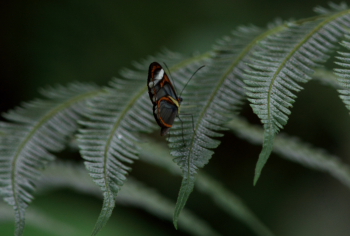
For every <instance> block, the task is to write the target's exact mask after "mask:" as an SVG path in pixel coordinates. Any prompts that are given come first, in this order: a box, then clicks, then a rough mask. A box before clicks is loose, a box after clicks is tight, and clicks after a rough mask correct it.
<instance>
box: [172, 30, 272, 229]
mask: <svg viewBox="0 0 350 236" xmlns="http://www.w3.org/2000/svg"><path fill="white" fill-rule="evenodd" d="M278 30H279V28H278V27H277V28H274V29H273V30H272V31H271V30H268V31H266V32H264V30H263V29H260V28H257V27H254V26H250V27H240V28H239V29H238V30H236V31H234V32H233V36H232V37H227V38H225V39H224V40H222V41H221V42H219V43H218V45H217V46H216V47H215V48H214V54H213V55H212V60H211V61H210V62H209V63H208V64H207V65H206V67H205V69H203V70H202V73H200V74H199V75H198V76H196V77H195V78H194V79H193V83H191V84H189V86H188V87H187V89H186V91H185V92H184V95H183V98H184V101H189V103H190V106H191V105H192V106H191V107H190V108H186V107H185V106H184V108H183V109H182V110H183V112H184V113H187V114H192V116H193V121H194V124H193V123H192V117H189V116H186V117H185V116H181V114H180V117H181V120H182V122H181V123H178V124H176V125H175V127H174V128H173V129H172V131H171V138H170V139H169V141H170V143H171V144H170V147H172V148H173V151H172V155H173V156H175V157H176V158H175V159H174V161H175V162H176V163H177V164H178V165H179V166H180V167H181V169H182V171H183V180H182V183H181V189H180V192H179V196H178V200H177V204H176V208H175V212H174V225H175V226H176V222H177V219H178V217H179V214H180V212H181V210H182V209H183V207H184V206H185V204H186V201H187V199H188V197H189V195H190V193H191V192H192V190H193V187H194V182H195V176H196V173H197V169H198V168H202V167H203V166H204V165H205V164H207V163H208V161H209V159H210V158H211V156H212V154H213V151H212V150H210V149H213V148H216V147H217V146H218V145H219V141H218V140H215V139H214V138H216V137H220V136H221V134H220V133H219V131H222V130H224V128H223V126H222V125H223V124H225V123H226V122H227V121H228V120H229V117H230V116H232V113H233V112H235V111H237V110H238V109H239V107H240V105H241V104H242V102H243V100H244V98H245V96H244V91H243V71H244V70H245V69H246V68H247V65H246V63H248V62H250V59H249V58H250V55H251V54H252V53H254V52H255V50H256V48H257V44H258V43H259V42H260V41H261V40H262V39H263V38H264V37H267V35H269V34H271V33H272V32H276V31H278ZM193 69H195V68H193ZM201 74H202V75H201ZM182 77H189V74H187V75H183V76H182ZM193 106H195V107H194V108H193Z"/></svg>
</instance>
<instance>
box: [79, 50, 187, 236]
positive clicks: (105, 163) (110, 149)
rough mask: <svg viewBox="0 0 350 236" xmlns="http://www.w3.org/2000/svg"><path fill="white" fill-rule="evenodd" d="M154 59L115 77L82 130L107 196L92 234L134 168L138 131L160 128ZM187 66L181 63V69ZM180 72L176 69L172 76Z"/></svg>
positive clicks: (174, 58)
mask: <svg viewBox="0 0 350 236" xmlns="http://www.w3.org/2000/svg"><path fill="white" fill-rule="evenodd" d="M156 58H157V59H156V60H157V61H164V62H166V63H167V64H168V65H170V66H172V65H174V64H175V62H179V61H181V60H183V58H182V57H181V56H179V55H178V54H174V53H170V52H168V53H166V54H164V55H158V56H157V57H156ZM154 60H155V58H148V59H147V60H146V61H145V62H144V63H136V64H135V66H136V67H137V68H138V69H139V71H132V70H125V71H124V72H123V75H124V76H123V78H121V79H114V80H113V81H112V82H111V83H110V87H108V88H105V93H104V94H102V95H101V96H99V97H96V98H95V99H93V100H92V101H91V102H90V104H89V107H90V112H89V113H88V114H87V119H88V121H85V122H82V125H83V126H85V128H83V129H81V131H80V135H79V139H78V142H79V146H80V149H81V151H80V152H81V154H82V156H83V158H84V159H85V165H86V167H87V169H88V171H89V173H90V176H91V177H92V178H93V180H94V182H95V183H96V184H97V185H98V186H99V187H100V188H101V190H102V192H103V196H104V201H103V206H102V210H101V213H100V216H99V217H98V220H97V223H96V225H95V227H94V230H93V233H92V235H96V234H97V233H98V232H99V230H100V229H101V228H102V227H103V226H104V225H105V224H106V223H107V221H108V219H109V217H110V215H111V213H112V210H113V208H114V202H115V198H116V196H117V194H118V192H119V190H120V187H121V186H122V185H123V184H124V182H125V180H126V175H127V174H128V172H129V171H130V170H131V169H130V164H132V163H133V161H134V160H135V159H137V156H138V150H137V147H136V146H135V143H136V142H137V140H138V138H137V137H136V133H137V132H150V131H152V130H154V129H155V128H156V122H155V121H154V117H153V115H152V108H151V102H150V101H149V97H148V94H147V86H146V75H147V69H148V66H149V64H150V63H151V62H153V61H154ZM183 67H184V66H178V68H179V70H180V71H181V69H180V68H183ZM177 74H178V72H177V71H174V70H172V74H171V75H172V76H176V75H177ZM176 82H181V81H176ZM178 84H179V83H176V85H177V86H178Z"/></svg>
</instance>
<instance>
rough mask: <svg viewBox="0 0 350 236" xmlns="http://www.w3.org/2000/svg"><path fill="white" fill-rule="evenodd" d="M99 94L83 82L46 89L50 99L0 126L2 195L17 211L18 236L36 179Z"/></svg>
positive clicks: (12, 114) (15, 114)
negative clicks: (92, 98)
mask: <svg viewBox="0 0 350 236" xmlns="http://www.w3.org/2000/svg"><path fill="white" fill-rule="evenodd" d="M98 92H100V91H99V90H98V88H97V87H96V86H94V85H89V84H81V83H75V84H71V85H69V86H68V87H54V88H51V89H45V90H42V93H43V94H44V95H45V96H46V97H47V98H49V99H47V100H39V99H38V100H34V101H32V102H29V103H25V104H23V105H22V106H21V107H18V108H16V109H14V110H12V111H10V112H8V113H6V114H4V117H5V118H6V119H7V120H8V121H9V122H1V123H0V130H1V131H2V132H3V133H5V135H3V136H1V137H0V166H1V169H0V183H1V189H0V193H1V195H2V196H3V198H4V200H5V201H6V202H7V203H8V204H10V205H11V206H13V208H14V210H15V220H16V235H22V234H23V229H24V220H25V217H24V215H25V209H26V208H27V206H28V204H29V203H30V202H31V200H32V198H33V196H32V193H33V191H34V186H35V180H36V179H38V177H39V176H40V173H41V171H42V170H43V169H44V168H45V166H46V164H47V163H48V162H50V161H52V160H53V159H54V155H53V154H52V153H51V152H58V151H60V150H62V149H63V148H64V146H65V145H66V142H67V138H69V137H70V136H71V135H72V134H73V133H74V132H75V131H76V130H77V120H78V119H80V117H81V114H82V113H84V112H85V110H86V106H85V102H86V100H87V99H88V98H91V97H92V96H95V95H96V94H97V93H98Z"/></svg>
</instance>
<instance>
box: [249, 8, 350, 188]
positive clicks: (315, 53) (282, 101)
mask: <svg viewBox="0 0 350 236" xmlns="http://www.w3.org/2000/svg"><path fill="white" fill-rule="evenodd" d="M345 7H346V6H345V5H342V6H336V5H332V10H325V9H323V8H317V10H318V12H322V13H323V15H321V16H318V17H314V18H310V19H306V20H301V21H296V22H291V23H288V24H286V29H285V30H284V31H283V32H281V33H278V34H274V35H271V36H270V37H268V38H266V39H265V40H263V41H262V42H261V45H260V50H259V51H258V52H256V53H254V55H253V61H254V62H253V63H252V64H250V69H249V70H247V78H248V79H246V80H245V83H246V85H247V87H246V89H247V96H248V97H249V98H248V100H249V101H250V103H251V107H252V108H253V111H254V112H255V113H256V114H257V115H258V116H259V118H260V119H261V121H262V123H263V124H264V129H265V133H264V143H263V149H262V151H261V153H260V156H259V160H258V163H257V166H256V169H255V177H254V183H256V182H257V180H258V178H259V176H260V174H261V170H262V168H263V166H264V165H265V163H266V161H267V159H268V157H269V155H270V153H271V151H272V148H273V141H274V137H275V134H276V133H278V131H279V130H280V129H282V128H283V126H284V125H285V124H286V123H287V120H288V115H289V114H290V113H291V112H290V108H291V107H292V104H293V103H294V101H295V98H296V95H295V93H296V92H298V91H300V90H301V89H302V87H301V86H300V85H299V84H300V83H306V82H307V81H309V80H310V79H311V74H312V73H313V72H314V68H316V67H318V66H319V65H320V64H322V63H324V62H325V61H326V59H327V58H328V54H330V53H331V52H332V51H333V50H334V47H335V45H336V43H337V42H338V41H339V39H341V38H342V37H343V34H344V32H345V31H346V28H347V27H349V26H350V14H349V13H350V11H349V10H348V9H346V8H345Z"/></svg>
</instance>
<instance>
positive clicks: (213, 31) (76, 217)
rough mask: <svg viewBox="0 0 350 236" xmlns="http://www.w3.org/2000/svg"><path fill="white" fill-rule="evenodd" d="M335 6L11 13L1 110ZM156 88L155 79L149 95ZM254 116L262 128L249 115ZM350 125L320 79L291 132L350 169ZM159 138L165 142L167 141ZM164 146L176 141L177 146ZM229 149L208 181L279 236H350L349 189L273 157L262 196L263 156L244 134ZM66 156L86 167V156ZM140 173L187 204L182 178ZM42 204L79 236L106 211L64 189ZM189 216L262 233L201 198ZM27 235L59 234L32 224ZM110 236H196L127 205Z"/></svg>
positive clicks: (4, 225)
mask: <svg viewBox="0 0 350 236" xmlns="http://www.w3.org/2000/svg"><path fill="white" fill-rule="evenodd" d="M327 2H328V0H327V1H316V0H313V1H301V0H298V1H292V0H288V1H277V0H270V1H256V0H255V1H254V0H244V1H243V0H239V1H223V0H220V1H157V2H156V1H152V2H148V1H140V0H138V1H129V2H127V1H100V2H96V1H89V0H88V1H77V0H74V1H56V2H54V1H44V0H38V1H30V2H28V1H13V2H7V3H0V22H1V26H2V27H1V29H0V30H1V37H0V50H1V51H0V63H1V71H0V73H1V74H0V77H1V78H0V111H1V112H5V111H7V110H9V109H12V108H14V107H15V106H18V105H19V104H20V102H23V101H29V100H32V99H34V98H36V97H39V93H38V88H41V87H45V86H49V85H55V84H62V85H65V84H67V83H69V82H73V81H81V82H94V83H97V84H99V85H107V83H108V81H109V80H110V79H111V78H112V77H118V76H119V71H120V70H121V69H122V68H125V67H128V68H132V62H133V61H139V60H140V59H144V58H146V57H147V56H148V55H155V54H156V53H157V52H159V51H160V50H162V49H163V48H167V49H170V50H171V51H175V52H180V53H183V54H184V55H187V56H190V55H193V54H195V53H204V52H206V51H209V50H210V49H211V47H212V45H213V44H214V43H215V41H216V40H217V39H220V38H222V37H223V36H225V35H229V34H230V32H231V31H232V30H233V29H235V28H236V27H237V26H240V25H250V24H253V25H257V26H259V27H266V25H267V24H268V23H269V22H272V21H273V20H274V19H275V18H277V17H280V18H281V19H283V20H289V19H291V18H293V19H302V18H307V17H311V16H314V15H316V14H315V13H314V12H313V11H312V9H313V8H314V7H315V6H318V5H320V6H324V7H327ZM336 3H339V2H336ZM333 66H334V65H333V64H330V65H329V67H330V68H332V67H333ZM146 79H147V75H146V74H145V86H146ZM150 112H151V111H150ZM242 115H243V116H245V117H246V118H248V119H249V120H250V121H251V122H253V123H259V120H258V118H257V117H256V116H255V115H254V114H253V113H252V111H251V108H250V107H249V106H248V105H245V107H244V109H243V112H242ZM349 118H350V117H349V114H348V111H347V110H346V108H345V107H344V105H343V104H342V102H341V100H340V99H339V98H338V94H337V92H336V91H335V90H334V89H332V88H329V87H326V86H324V85H322V84H320V83H319V82H317V81H311V82H310V83H308V84H306V85H305V89H304V90H303V91H302V92H300V93H299V94H298V98H297V100H296V103H295V104H294V107H293V109H292V115H291V116H290V120H289V122H288V124H287V125H286V128H285V129H284V130H283V132H285V133H288V134H289V135H294V136H298V137H299V138H300V139H302V140H303V141H306V142H308V143H311V144H312V145H314V146H317V147H322V148H323V149H325V150H327V151H328V152H330V153H332V154H334V155H336V156H339V157H341V158H342V160H343V161H344V162H345V163H349V161H350V145H349V142H350V125H349V124H350V119H349ZM154 135H155V136H156V135H159V134H158V131H157V132H155V133H154ZM159 140H160V142H165V139H161V138H159ZM221 141H222V143H221V145H220V147H219V148H218V149H216V150H215V154H214V155H213V157H212V159H211V161H210V162H209V164H208V165H207V166H205V168H204V169H203V171H205V172H206V173H208V174H210V175H211V176H213V177H214V178H216V179H218V180H220V181H221V182H222V183H223V185H225V187H227V188H228V189H230V190H231V191H232V192H234V193H235V194H237V195H238V196H239V197H241V198H242V199H243V200H244V201H245V203H246V204H247V205H248V206H249V207H250V208H251V210H252V211H253V212H254V213H255V214H256V215H257V216H258V217H259V218H260V220H262V221H263V222H264V223H265V224H266V225H267V226H268V227H269V228H270V229H271V230H272V231H273V232H274V233H275V234H276V235H283V236H292V235H298V236H301V235H307V236H312V235H318V236H323V235H324V236H326V235H332V236H342V235H344V236H345V235H348V232H350V224H349V219H350V204H349V199H350V191H349V189H348V188H346V187H345V186H344V185H342V184H341V183H340V182H339V181H338V180H336V179H334V178H332V177H331V176H330V175H328V174H325V173H321V172H318V171H314V170H311V169H308V168H304V167H302V166H300V165H298V164H296V163H292V162H289V161H286V160H285V159H280V158H279V157H278V156H277V155H275V154H273V155H272V156H271V159H270V160H269V162H268V163H267V165H266V167H265V169H264V172H263V174H262V177H261V179H260V180H259V182H258V184H257V186H255V187H253V184H252V183H253V174H254V168H255V163H256V161H257V158H258V155H259V152H260V150H261V147H260V146H253V145H252V144H250V143H248V142H246V141H244V140H242V139H239V138H237V137H235V136H234V135H233V134H232V133H227V134H226V135H225V136H224V137H223V138H221ZM228 150H229V151H228ZM232 150H234V151H233V152H232ZM58 156H59V157H60V158H62V159H64V160H74V161H75V162H80V161H82V159H81V158H80V157H79V154H78V153H77V152H76V151H74V150H67V151H64V152H63V153H60V154H59V155H58ZM131 175H132V176H133V177H135V178H137V179H139V180H142V181H143V182H146V183H148V184H149V185H150V186H151V187H154V188H155V189H157V190H159V191H160V192H161V193H162V194H163V195H165V196H167V197H168V198H169V199H172V200H173V201H174V202H175V201H176V197H177V191H178V189H179V187H180V183H181V179H180V178H176V177H174V176H171V175H169V174H168V173H166V172H165V171H164V170H160V169H157V168H156V167H153V166H150V165H146V164H144V163H140V162H136V163H135V164H134V165H133V171H132V172H131ZM31 206H33V207H36V209H40V210H41V211H43V212H45V214H48V215H50V216H51V217H52V218H54V219H57V220H59V221H62V222H64V223H65V224H67V225H70V226H71V227H73V228H76V229H78V232H79V234H76V235H89V233H90V232H91V230H92V228H93V226H94V224H95V221H96V219H97V217H98V214H99V212H100V207H101V199H97V198H94V197H91V196H88V195H83V194H80V193H76V192H74V191H72V190H69V189H60V190H55V191H51V192H47V193H43V194H37V196H36V198H35V200H34V201H33V203H32V205H31ZM31 206H30V207H29V209H30V208H31ZM203 206H205V207H203ZM186 208H188V209H191V210H193V211H194V212H196V213H197V214H198V215H200V216H205V218H206V220H207V221H208V222H210V223H211V225H212V226H213V227H214V228H215V229H217V230H218V231H219V232H220V233H222V234H223V235H247V236H250V235H255V234H254V233H253V232H252V231H251V230H250V229H249V228H247V227H246V226H245V225H243V224H242V223H241V222H239V221H232V220H231V218H229V217H228V216H227V215H226V214H225V213H223V212H222V211H220V209H218V208H217V207H216V206H215V205H214V204H212V203H211V200H210V199H209V198H208V197H207V196H204V195H203V194H201V193H199V192H197V191H194V192H193V193H192V195H191V197H190V199H189V201H188V203H187V205H186ZM0 215H1V213H0ZM0 218H1V216H0ZM226 219H227V220H226ZM13 231H14V223H13V221H0V232H5V233H1V235H13ZM25 235H36V236H44V235H52V234H50V233H48V232H45V231H42V230H40V229H38V228H36V227H35V226H33V225H30V224H28V225H27V226H26V230H25ZM99 235H101V236H103V235H118V236H122V235H152V236H154V235H187V234H186V233H183V232H181V230H179V231H176V230H175V229H174V227H173V225H172V223H171V222H167V221H164V220H160V219H158V218H157V217H155V216H152V215H150V214H148V213H146V212H144V211H143V210H139V209H137V208H133V207H127V206H121V205H117V206H116V208H115V209H114V212H113V215H112V217H111V219H110V220H109V222H108V223H107V226H106V227H105V228H104V229H103V230H102V231H101V232H100V234H99Z"/></svg>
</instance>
